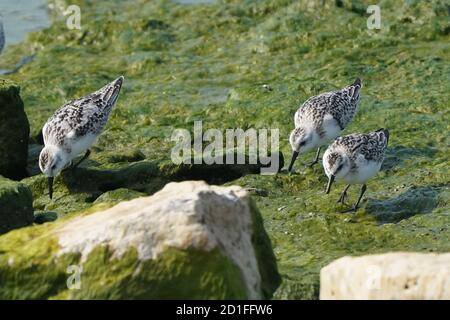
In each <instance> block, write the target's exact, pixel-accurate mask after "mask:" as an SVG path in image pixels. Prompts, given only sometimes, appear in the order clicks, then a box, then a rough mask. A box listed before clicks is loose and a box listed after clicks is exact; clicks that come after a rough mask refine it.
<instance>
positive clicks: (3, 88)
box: [0, 79, 30, 179]
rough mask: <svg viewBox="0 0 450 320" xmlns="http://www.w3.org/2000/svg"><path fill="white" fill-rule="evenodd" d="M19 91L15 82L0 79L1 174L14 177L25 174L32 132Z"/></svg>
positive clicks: (18, 177)
mask: <svg viewBox="0 0 450 320" xmlns="http://www.w3.org/2000/svg"><path fill="white" fill-rule="evenodd" d="M19 91H20V88H19V87H18V86H17V85H16V84H14V83H13V82H11V81H8V80H4V79H0V119H2V120H1V122H0V154H1V157H0V174H1V175H3V176H5V177H8V178H12V179H20V178H23V177H24V176H25V168H26V166H27V155H28V135H29V133H30V127H29V124H28V118H27V116H26V114H25V111H24V109H23V102H22V99H21V98H20V95H19Z"/></svg>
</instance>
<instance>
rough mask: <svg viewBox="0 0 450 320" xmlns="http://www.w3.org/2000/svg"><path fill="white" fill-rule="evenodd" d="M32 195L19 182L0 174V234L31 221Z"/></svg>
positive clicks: (32, 217)
mask: <svg viewBox="0 0 450 320" xmlns="http://www.w3.org/2000/svg"><path fill="white" fill-rule="evenodd" d="M33 220H34V216H33V197H32V195H31V191H30V189H29V188H28V187H27V186H26V185H25V184H23V183H21V182H16V181H12V180H9V179H6V178H4V177H2V176H0V234H2V233H6V232H8V231H10V230H13V229H17V228H20V227H24V226H27V225H29V224H31V223H33Z"/></svg>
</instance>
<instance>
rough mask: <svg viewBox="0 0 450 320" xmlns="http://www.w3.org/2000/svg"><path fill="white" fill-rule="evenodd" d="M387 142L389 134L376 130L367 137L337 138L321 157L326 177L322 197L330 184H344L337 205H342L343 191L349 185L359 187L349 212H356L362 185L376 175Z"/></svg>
mask: <svg viewBox="0 0 450 320" xmlns="http://www.w3.org/2000/svg"><path fill="white" fill-rule="evenodd" d="M388 140H389V131H388V130H386V129H378V130H377V131H375V132H370V133H367V134H361V133H354V134H350V135H348V136H344V137H339V138H337V139H336V140H335V141H334V142H333V143H332V144H331V145H330V146H329V147H328V149H327V150H326V151H325V153H324V155H323V168H324V169H325V174H326V175H327V177H328V185H327V189H326V193H327V194H328V193H329V192H330V190H331V185H332V184H333V182H334V181H338V182H339V181H342V182H344V183H346V184H347V186H346V187H345V189H344V191H343V192H342V193H341V196H340V197H339V200H338V203H339V202H340V203H342V204H344V202H345V199H346V197H347V190H348V188H349V187H350V185H352V184H362V186H361V192H360V195H359V198H358V201H357V202H356V203H355V204H354V205H353V207H352V208H351V209H350V210H347V211H345V212H349V211H356V210H357V209H358V206H359V202H360V201H361V198H362V196H363V195H364V192H365V191H366V188H367V187H366V182H367V181H368V180H369V179H370V178H372V177H373V176H375V175H376V174H377V173H378V171H380V168H381V164H382V163H383V160H384V155H385V152H386V148H387V145H388Z"/></svg>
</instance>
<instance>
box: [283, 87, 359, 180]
mask: <svg viewBox="0 0 450 320" xmlns="http://www.w3.org/2000/svg"><path fill="white" fill-rule="evenodd" d="M361 88H362V82H361V80H360V79H356V80H355V82H354V83H353V84H351V85H350V86H348V87H345V88H343V89H341V90H338V91H332V92H326V93H322V94H320V95H318V96H314V97H311V98H309V99H308V100H306V101H305V102H304V103H303V104H302V105H301V107H300V108H299V109H298V110H297V112H296V113H295V115H294V123H295V129H294V130H292V132H291V135H290V136H289V142H290V144H291V147H292V158H291V162H290V164H289V167H288V171H289V172H290V171H291V170H292V166H293V165H294V162H295V160H296V159H297V156H298V155H299V154H301V153H306V152H308V151H310V150H311V149H313V148H317V153H316V157H315V160H314V161H313V162H311V163H310V164H309V165H310V166H312V165H314V164H316V163H317V162H318V161H319V155H320V147H321V146H323V145H326V144H328V143H329V142H330V141H332V140H333V139H335V138H336V137H338V136H339V135H340V133H341V131H342V130H344V128H345V127H346V126H347V124H348V123H349V122H350V120H352V118H353V116H354V115H355V113H356V108H357V106H358V100H359V92H360V90H361Z"/></svg>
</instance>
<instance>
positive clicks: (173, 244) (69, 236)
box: [56, 181, 262, 299]
mask: <svg viewBox="0 0 450 320" xmlns="http://www.w3.org/2000/svg"><path fill="white" fill-rule="evenodd" d="M252 233H253V229H252V216H251V210H250V207H249V199H248V195H247V193H246V191H245V190H243V189H242V188H240V187H217V186H209V185H207V184H206V183H204V182H201V181H186V182H181V183H169V184H167V185H166V186H165V187H164V189H163V190H161V191H159V192H158V193H156V194H155V195H153V196H151V197H143V198H137V199H134V200H131V201H127V202H122V203H120V204H118V205H116V206H115V207H112V208H110V209H108V210H105V211H102V212H96V213H95V214H91V215H89V216H84V217H79V218H75V219H73V220H71V221H69V222H68V223H66V224H64V225H63V226H62V227H60V228H59V229H58V230H57V231H56V234H57V236H58V238H59V245H60V247H61V250H60V252H59V255H62V254H64V253H72V252H75V253H76V252H79V253H81V256H82V260H81V261H84V260H86V259H87V258H88V256H89V253H90V252H91V251H92V250H93V249H94V248H95V247H97V246H99V245H107V246H109V247H110V249H112V250H113V252H114V255H113V258H119V259H120V257H121V255H123V254H124V253H125V252H126V251H127V250H128V249H129V248H130V247H134V248H136V249H137V252H138V255H139V259H140V260H142V261H145V260H148V259H155V258H157V257H158V255H159V254H161V253H163V252H164V250H165V249H167V248H177V249H182V250H186V249H191V248H192V249H199V250H204V251H211V250H213V249H215V248H219V249H220V250H221V251H222V252H223V254H225V255H226V256H228V257H229V258H230V260H231V261H233V262H234V264H235V265H236V266H238V267H239V269H240V270H241V272H242V276H243V278H244V279H245V282H246V288H247V290H248V297H249V298H252V299H256V298H261V297H262V296H261V275H260V272H259V270H258V261H257V258H256V256H255V251H254V248H253V245H252Z"/></svg>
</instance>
